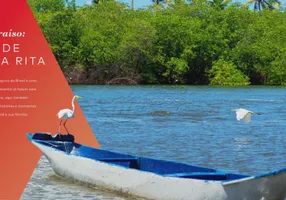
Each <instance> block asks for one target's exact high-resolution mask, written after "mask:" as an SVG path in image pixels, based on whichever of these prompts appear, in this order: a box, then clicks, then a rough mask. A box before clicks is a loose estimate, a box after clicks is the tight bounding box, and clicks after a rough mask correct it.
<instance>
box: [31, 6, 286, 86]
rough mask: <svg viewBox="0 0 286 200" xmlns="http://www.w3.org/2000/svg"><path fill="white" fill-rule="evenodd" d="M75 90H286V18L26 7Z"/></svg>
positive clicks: (266, 13) (211, 11)
mask: <svg viewBox="0 0 286 200" xmlns="http://www.w3.org/2000/svg"><path fill="white" fill-rule="evenodd" d="M28 2H29V4H30V6H31V9H32V11H33V13H34V15H35V17H36V19H37V21H38V23H39V25H40V27H41V29H42V31H43V33H44V35H45V37H46V39H47V41H48V43H49V44H50V47H51V49H52V51H53V53H54V55H55V56H56V58H57V60H58V62H59V64H60V66H61V68H62V70H63V72H64V73H65V75H66V77H67V78H68V79H69V80H70V81H71V83H88V84H106V83H108V82H109V81H110V80H113V79H118V78H119V79H120V78H128V79H130V80H133V81H135V82H137V83H151V84H156V83H161V84H168V83H177V84H211V85H248V84H268V85H285V84H286V14H285V10H283V9H282V8H281V9H262V10H260V11H257V12H256V11H253V10H251V9H249V8H247V7H245V6H243V5H240V4H238V3H235V4H231V3H230V4H227V3H226V2H223V1H219V0H216V1H213V2H208V1H205V0H193V1H192V2H191V3H190V2H187V3H185V2H184V1H179V0H177V1H176V2H175V3H169V4H158V5H154V6H150V7H149V8H144V9H131V8H129V7H128V6H127V5H125V4H122V3H118V2H115V1H112V0H106V1H103V2H102V1H94V3H93V4H91V5H85V6H82V7H77V6H76V4H75V2H74V1H70V2H67V1H66V0H28Z"/></svg>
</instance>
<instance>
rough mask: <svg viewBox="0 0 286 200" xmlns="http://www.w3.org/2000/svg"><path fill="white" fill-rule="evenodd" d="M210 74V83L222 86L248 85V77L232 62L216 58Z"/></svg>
mask: <svg viewBox="0 0 286 200" xmlns="http://www.w3.org/2000/svg"><path fill="white" fill-rule="evenodd" d="M209 74H210V85H224V86H226V85H227V86H246V85H249V78H248V77H247V76H246V75H244V74H243V73H242V72H241V71H240V70H238V69H237V67H236V66H235V65H234V64H233V63H232V62H227V61H224V60H218V61H216V62H214V65H213V67H212V69H211V70H209Z"/></svg>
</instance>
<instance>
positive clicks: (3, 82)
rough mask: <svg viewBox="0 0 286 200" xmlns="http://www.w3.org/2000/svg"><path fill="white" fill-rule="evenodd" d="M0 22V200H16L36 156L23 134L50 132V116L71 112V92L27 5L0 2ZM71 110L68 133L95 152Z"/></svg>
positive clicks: (79, 116)
mask: <svg viewBox="0 0 286 200" xmlns="http://www.w3.org/2000/svg"><path fill="white" fill-rule="evenodd" d="M0 18H1V21H0V127H1V136H0V137H1V138H0V152H1V153H0V156H1V157H0V163H1V164H0V199H1V200H2V199H9V200H10V199H19V198H20V196H21V194H22V192H23V190H24V188H25V186H26V184H27V182H28V181H29V178H30V176H31V175H32V172H33V170H34V168H35V166H36V165H37V162H38V160H39V158H40V156H41V152H40V151H39V150H38V149H37V148H36V147H34V146H33V145H32V144H31V143H30V142H29V141H28V139H27V138H26V133H28V132H30V133H33V132H50V133H52V134H54V133H56V132H57V131H58V125H59V119H58V118H57V116H56V114H57V113H58V111H59V110H60V109H63V108H70V109H71V100H72V97H73V95H74V94H73V93H72V90H71V89H70V86H69V85H68V83H67V81H66V80H65V78H64V76H63V73H62V71H61V69H60V67H59V66H58V63H57V61H56V60H55V58H54V56H53V54H52V51H51V50H50V48H49V46H48V43H47V42H46V40H45V38H44V36H43V34H42V32H41V30H40V28H39V26H38V24H37V22H36V20H35V19H34V17H33V14H32V12H31V11H30V8H29V6H28V4H27V2H26V1H25V0H15V1H2V2H1V6H0ZM11 32H15V33H14V36H15V35H16V33H18V36H19V37H14V36H13V34H12V33H11ZM7 36H11V37H7ZM43 63H44V64H43ZM83 99H84V97H83ZM83 99H79V100H78V101H80V100H83ZM75 106H76V111H75V118H74V119H71V120H69V121H68V122H67V127H68V130H69V131H70V133H71V134H73V135H74V136H75V138H76V141H77V142H79V143H83V144H86V145H89V146H93V147H97V148H99V144H98V142H97V140H96V138H95V137H94V135H93V133H92V130H91V129H90V127H89V125H88V122H87V121H86V119H85V117H84V114H83V112H82V110H81V108H80V106H79V104H78V102H75ZM61 130H62V133H65V132H64V130H65V129H64V128H63V127H62V129H61ZM35 192H36V191H35Z"/></svg>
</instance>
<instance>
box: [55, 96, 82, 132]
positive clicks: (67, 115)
mask: <svg viewBox="0 0 286 200" xmlns="http://www.w3.org/2000/svg"><path fill="white" fill-rule="evenodd" d="M79 98H82V97H81V96H77V95H75V96H74V97H73V98H72V103H71V104H72V110H70V109H67V108H66V109H62V110H60V111H59V112H58V114H57V116H58V118H59V119H60V120H61V121H60V125H59V132H60V130H61V124H62V120H64V119H65V120H66V121H65V122H64V124H63V125H64V127H65V129H66V131H67V133H68V134H69V132H68V129H67V127H66V123H67V121H68V119H71V118H74V112H75V105H74V101H75V100H76V99H79Z"/></svg>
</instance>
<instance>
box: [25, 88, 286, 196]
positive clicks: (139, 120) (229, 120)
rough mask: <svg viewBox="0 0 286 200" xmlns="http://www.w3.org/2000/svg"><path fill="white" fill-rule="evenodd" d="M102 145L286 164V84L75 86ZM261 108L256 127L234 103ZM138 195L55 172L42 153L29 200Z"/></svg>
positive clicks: (265, 166)
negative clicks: (241, 117)
mask: <svg viewBox="0 0 286 200" xmlns="http://www.w3.org/2000/svg"><path fill="white" fill-rule="evenodd" d="M72 90H73V92H74V93H75V94H77V95H80V96H83V97H84V98H83V99H80V100H79V103H80V105H81V108H82V109H83V111H84V113H85V116H86V118H87V120H88V121H89V123H90V126H91V127H92V129H93V131H94V134H95V135H96V137H97V139H98V141H99V143H100V145H101V148H104V149H108V150H113V151H119V152H122V153H128V154H135V155H141V156H147V157H155V158H159V159H168V160H174V161H179V162H185V163H190V164H194V165H200V166H206V167H212V168H219V169H224V170H227V171H231V172H239V173H246V174H258V173H264V172H268V171H272V170H276V169H280V168H285V167H286V159H285V155H286V138H285V134H286V131H285V130H286V126H285V120H286V108H285V105H286V88H274V87H269V88H268V87H247V88H214V87H204V86H199V87H192V86H73V87H72ZM240 107H242V108H246V109H249V110H252V111H257V112H261V113H262V115H252V121H251V122H250V123H249V124H246V123H244V122H243V121H237V120H236V118H235V113H234V112H231V109H234V108H240ZM21 199H23V200H31V199H53V200H55V199H98V200H107V199H117V200H131V199H138V198H134V197H126V196H122V195H119V194H116V193H113V192H110V191H104V190H101V189H99V188H93V187H90V186H85V185H79V184H76V183H73V182H72V181H67V180H63V179H61V178H59V177H57V176H55V175H54V173H53V171H52V169H51V168H50V166H49V163H48V161H47V160H46V159H45V158H44V157H42V158H41V160H40V162H39V164H38V166H37V168H36V169H35V171H34V173H33V175H32V178H31V180H30V181H29V183H28V185H27V187H26V189H25V191H24V193H23V196H22V198H21Z"/></svg>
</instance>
